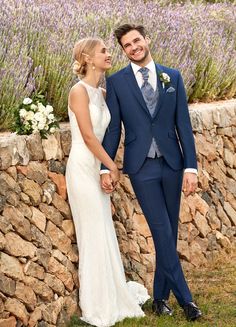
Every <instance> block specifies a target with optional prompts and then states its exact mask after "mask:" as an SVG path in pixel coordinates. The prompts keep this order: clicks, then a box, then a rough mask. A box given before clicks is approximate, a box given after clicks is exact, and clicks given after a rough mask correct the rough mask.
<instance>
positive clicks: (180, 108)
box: [176, 73, 197, 169]
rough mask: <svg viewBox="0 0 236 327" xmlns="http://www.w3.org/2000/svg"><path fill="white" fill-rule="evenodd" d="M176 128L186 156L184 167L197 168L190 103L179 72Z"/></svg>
mask: <svg viewBox="0 0 236 327" xmlns="http://www.w3.org/2000/svg"><path fill="white" fill-rule="evenodd" d="M176 106H177V107H176V130H177V133H178V136H179V141H180V145H181V148H182V152H183V157H184V168H185V169H186V168H194V169H197V159H196V150H195V143H194V137H193V131H192V125H191V121H190V116H189V110H188V103H187V97H186V92H185V88H184V83H183V79H182V77H181V75H180V73H178V81H177V102H176Z"/></svg>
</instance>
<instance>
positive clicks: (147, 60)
mask: <svg viewBox="0 0 236 327" xmlns="http://www.w3.org/2000/svg"><path fill="white" fill-rule="evenodd" d="M115 36H116V38H117V40H118V42H119V44H120V45H121V47H122V50H123V52H124V53H125V54H126V56H127V57H128V59H129V60H130V61H131V63H130V64H129V65H128V66H127V67H125V68H124V69H122V70H120V71H119V72H117V73H115V74H114V75H112V76H110V77H109V78H108V79H107V104H108V107H109V110H110V113H111V122H110V125H109V129H108V130H107V132H106V135H105V138H104V141H103V146H104V148H105V149H106V151H107V152H108V154H109V155H110V156H111V157H112V158H114V157H115V155H116V152H117V148H118V145H119V141H120V136H121V122H123V124H124V129H125V141H124V145H125V150H124V151H125V152H124V173H127V174H129V177H130V181H131V184H132V186H133V189H134V192H135V194H136V197H137V199H138V201H139V204H140V206H141V208H142V211H143V213H144V215H145V217H146V220H147V223H148V225H149V228H150V230H151V233H152V237H153V240H154V244H155V250H156V263H157V267H156V272H155V277H154V290H153V295H154V301H153V310H154V312H155V313H156V314H157V315H172V310H171V308H170V307H169V306H168V303H167V300H168V298H169V294H170V290H172V292H173V293H174V295H175V297H176V299H177V301H178V303H179V304H180V306H181V307H182V308H183V309H184V313H185V315H186V318H187V319H188V320H195V319H197V318H199V317H200V316H201V311H200V310H199V308H198V307H197V305H196V304H195V303H194V302H193V299H192V295H191V293H190V291H189V288H188V285H187V283H186V281H185V278H184V274H183V271H182V268H181V265H180V261H179V258H178V254H177V251H176V243H177V234H178V217H179V207H180V197H181V189H182V187H183V191H184V192H185V194H186V195H189V194H191V193H193V192H194V191H195V189H196V187H197V162H196V153H195V146H194V139H193V134H192V128H191V122H190V118H189V112H188V106H187V101H186V95H185V90H184V85H183V81H182V78H181V75H180V73H179V72H178V71H177V70H174V69H171V68H167V67H164V66H161V65H159V64H156V63H154V61H153V59H152V57H151V54H150V51H149V43H150V40H149V38H148V36H147V35H146V31H145V29H144V27H143V26H135V25H129V24H125V25H122V26H120V27H119V28H117V29H116V31H115ZM105 169H106V167H104V166H103V167H102V171H101V185H102V187H103V188H104V190H105V191H107V192H109V188H111V187H112V186H111V180H110V175H109V172H108V171H106V170H105Z"/></svg>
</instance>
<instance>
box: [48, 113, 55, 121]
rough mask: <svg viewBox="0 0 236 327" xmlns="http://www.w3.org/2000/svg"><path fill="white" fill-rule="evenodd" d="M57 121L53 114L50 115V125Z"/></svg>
mask: <svg viewBox="0 0 236 327" xmlns="http://www.w3.org/2000/svg"><path fill="white" fill-rule="evenodd" d="M54 119H55V116H54V115H53V114H49V115H48V120H49V121H50V123H52V122H53V121H54Z"/></svg>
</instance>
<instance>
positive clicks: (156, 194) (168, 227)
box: [129, 157, 192, 305]
mask: <svg viewBox="0 0 236 327" xmlns="http://www.w3.org/2000/svg"><path fill="white" fill-rule="evenodd" d="M129 177H130V180H131V184H132V186H133V189H134V192H135V194H136V197H137V200H138V201H139V204H140V206H141V208H142V211H143V213H144V215H145V217H146V220H147V223H148V225H149V228H150V231H151V234H152V237H153V241H154V245H155V251H156V271H155V277H154V290H153V297H154V299H155V300H163V299H164V300H167V299H168V298H169V294H170V290H172V292H173V293H174V295H175V297H176V299H177V301H178V302H179V304H180V305H184V304H186V303H188V302H191V301H192V295H191V293H190V290H189V288H188V285H187V283H186V280H185V278H184V274H183V271H182V267H181V264H180V261H179V257H178V253H177V250H176V244H177V234H178V219H179V207H180V197H181V187H182V178H183V171H182V170H177V171H175V170H173V169H171V168H170V167H169V166H168V164H167V163H166V161H165V160H164V158H163V157H160V158H155V159H151V158H147V159H146V160H145V162H144V164H143V166H142V167H141V169H140V170H139V171H138V172H137V173H136V174H130V175H129Z"/></svg>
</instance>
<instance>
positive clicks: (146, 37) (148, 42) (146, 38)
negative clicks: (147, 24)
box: [145, 35, 151, 44]
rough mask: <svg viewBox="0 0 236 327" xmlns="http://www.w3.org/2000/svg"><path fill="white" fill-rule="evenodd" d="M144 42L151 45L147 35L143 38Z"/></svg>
mask: <svg viewBox="0 0 236 327" xmlns="http://www.w3.org/2000/svg"><path fill="white" fill-rule="evenodd" d="M145 40H146V41H147V44H150V43H151V39H150V37H149V36H148V35H146V36H145Z"/></svg>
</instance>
